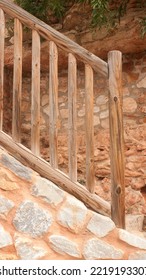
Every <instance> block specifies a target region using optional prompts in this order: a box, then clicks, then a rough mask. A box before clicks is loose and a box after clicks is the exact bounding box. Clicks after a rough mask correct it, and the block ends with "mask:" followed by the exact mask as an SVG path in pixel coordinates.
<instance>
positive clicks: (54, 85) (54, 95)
mask: <svg viewBox="0 0 146 280" xmlns="http://www.w3.org/2000/svg"><path fill="white" fill-rule="evenodd" d="M49 57H50V74H49V106H50V116H49V135H50V137H49V143H50V164H51V166H52V167H54V168H58V156H57V148H58V50H57V46H56V45H55V43H54V42H52V41H51V42H50V56H49Z"/></svg>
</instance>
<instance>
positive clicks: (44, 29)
mask: <svg viewBox="0 0 146 280" xmlns="http://www.w3.org/2000/svg"><path fill="white" fill-rule="evenodd" d="M0 7H1V8H2V9H3V10H4V11H5V12H6V13H7V14H8V15H10V16H12V17H13V18H15V17H17V18H18V19H19V20H21V22H22V23H23V24H25V25H26V26H27V27H29V28H31V29H35V30H37V31H38V32H39V34H40V35H41V36H42V37H44V38H45V39H47V40H49V41H54V42H55V44H56V45H57V46H59V47H60V48H61V49H63V50H65V51H66V52H68V53H69V52H70V53H73V54H74V55H75V56H76V57H77V58H78V59H80V60H82V61H83V62H86V63H88V64H90V65H91V66H92V67H93V68H94V70H95V71H96V72H99V73H100V74H102V75H103V76H105V77H107V76H108V68H107V63H106V62H105V61H103V60H102V59H100V58H98V57H97V56H95V55H94V54H92V53H90V52H89V51H87V50H86V49H84V48H83V47H81V46H79V45H78V44H77V43H75V42H73V41H72V40H70V39H69V38H68V37H66V36H64V35H63V34H61V33H60V32H58V31H56V30H55V29H53V28H51V27H50V26H49V25H47V24H45V23H44V22H42V21H41V20H39V19H37V18H36V17H34V16H32V15H30V14H29V13H28V12H26V11H24V10H23V9H21V8H20V7H19V6H17V5H15V4H13V3H11V2H9V1H7V0H0Z"/></svg>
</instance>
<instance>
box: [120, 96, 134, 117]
mask: <svg viewBox="0 0 146 280" xmlns="http://www.w3.org/2000/svg"><path fill="white" fill-rule="evenodd" d="M136 109H137V103H136V101H135V100H134V98H131V97H126V98H124V99H123V112H124V113H134V112H135V111H136Z"/></svg>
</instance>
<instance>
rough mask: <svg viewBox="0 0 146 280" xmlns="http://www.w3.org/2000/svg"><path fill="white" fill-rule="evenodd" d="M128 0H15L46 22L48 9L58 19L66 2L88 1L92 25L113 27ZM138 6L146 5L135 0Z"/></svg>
mask: <svg viewBox="0 0 146 280" xmlns="http://www.w3.org/2000/svg"><path fill="white" fill-rule="evenodd" d="M129 1H130V0H15V3H17V4H18V5H20V6H21V7H22V8H23V9H25V10H27V11H28V12H30V13H31V14H33V15H35V16H36V17H38V18H40V19H42V20H44V21H46V22H47V20H48V10H50V11H51V12H52V13H53V15H55V16H56V17H57V18H58V19H61V18H62V16H63V15H64V13H65V11H66V10H67V9H68V7H69V6H68V4H69V3H72V4H74V3H75V2H79V3H83V4H84V3H88V4H89V5H90V6H91V8H92V19H91V25H92V27H97V26H98V27H99V28H101V27H102V26H106V27H107V28H113V27H115V25H116V24H118V23H119V22H120V19H121V17H122V16H123V15H124V14H125V13H126V8H127V4H128V2H129ZM135 3H136V5H137V6H138V7H140V8H143V7H144V6H146V1H145V0H135ZM141 28H142V36H144V35H145V33H146V18H143V19H142V20H141Z"/></svg>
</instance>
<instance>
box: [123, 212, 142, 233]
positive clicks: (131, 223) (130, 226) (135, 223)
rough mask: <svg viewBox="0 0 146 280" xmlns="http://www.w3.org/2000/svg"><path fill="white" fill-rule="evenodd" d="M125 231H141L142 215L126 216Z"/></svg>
mask: <svg viewBox="0 0 146 280" xmlns="http://www.w3.org/2000/svg"><path fill="white" fill-rule="evenodd" d="M125 220H126V230H127V231H142V227H143V220H144V215H130V214H129V215H126V219H125Z"/></svg>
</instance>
